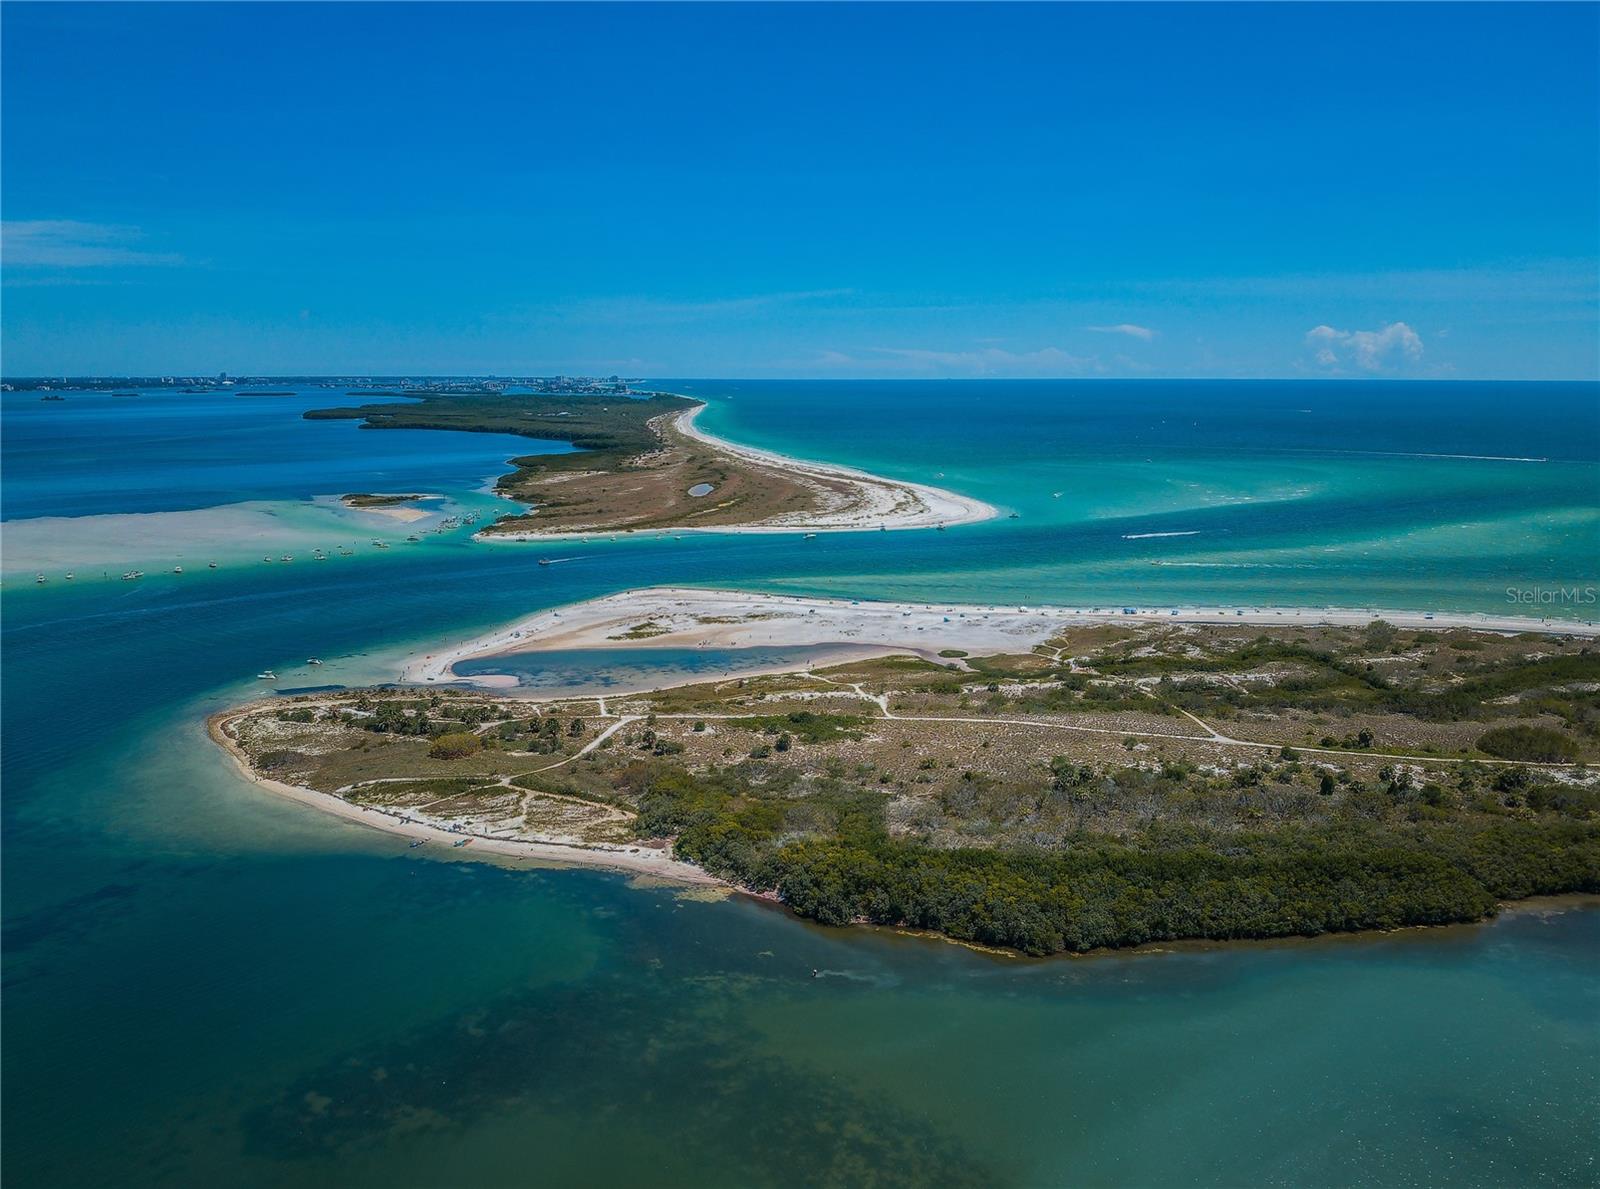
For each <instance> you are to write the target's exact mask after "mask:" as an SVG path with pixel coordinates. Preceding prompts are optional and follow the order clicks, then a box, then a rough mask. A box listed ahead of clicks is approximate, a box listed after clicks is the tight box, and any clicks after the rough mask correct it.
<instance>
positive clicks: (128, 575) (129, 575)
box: [122, 570, 144, 582]
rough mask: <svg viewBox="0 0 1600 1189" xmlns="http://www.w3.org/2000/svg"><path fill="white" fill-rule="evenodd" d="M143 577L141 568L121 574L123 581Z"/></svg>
mask: <svg viewBox="0 0 1600 1189" xmlns="http://www.w3.org/2000/svg"><path fill="white" fill-rule="evenodd" d="M143 577H144V571H143V570H129V571H128V572H127V573H126V574H124V575H123V576H122V580H123V581H124V582H132V581H133V580H134V579H135V578H143Z"/></svg>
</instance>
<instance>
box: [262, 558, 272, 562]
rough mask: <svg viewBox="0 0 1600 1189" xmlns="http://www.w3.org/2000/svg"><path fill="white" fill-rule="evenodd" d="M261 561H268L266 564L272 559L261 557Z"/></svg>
mask: <svg viewBox="0 0 1600 1189" xmlns="http://www.w3.org/2000/svg"><path fill="white" fill-rule="evenodd" d="M261 560H262V561H268V562H269V561H271V560H272V559H271V558H270V557H263V558H262V559H261Z"/></svg>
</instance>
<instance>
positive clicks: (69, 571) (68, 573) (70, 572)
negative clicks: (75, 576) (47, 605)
mask: <svg viewBox="0 0 1600 1189" xmlns="http://www.w3.org/2000/svg"><path fill="white" fill-rule="evenodd" d="M67 581H68V582H71V581H72V571H71V570H68V571H67Z"/></svg>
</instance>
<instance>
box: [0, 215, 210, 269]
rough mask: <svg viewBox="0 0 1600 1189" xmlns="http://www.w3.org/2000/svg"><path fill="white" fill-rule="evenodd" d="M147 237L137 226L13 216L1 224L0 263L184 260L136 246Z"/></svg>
mask: <svg viewBox="0 0 1600 1189" xmlns="http://www.w3.org/2000/svg"><path fill="white" fill-rule="evenodd" d="M143 238H144V233H143V232H142V231H140V230H139V229H138V228H137V227H122V226H118V225H116V224H112V223H82V222H79V221H77V220H75V219H11V220H7V221H6V222H5V223H0V264H4V265H5V266H6V267H7V268H108V267H115V266H117V265H171V264H181V263H182V262H183V258H182V257H181V256H178V255H176V254H174V253H172V252H148V251H145V250H144V249H142V248H139V247H136V246H134V245H136V244H138V243H139V242H140V241H141V240H142V239H143Z"/></svg>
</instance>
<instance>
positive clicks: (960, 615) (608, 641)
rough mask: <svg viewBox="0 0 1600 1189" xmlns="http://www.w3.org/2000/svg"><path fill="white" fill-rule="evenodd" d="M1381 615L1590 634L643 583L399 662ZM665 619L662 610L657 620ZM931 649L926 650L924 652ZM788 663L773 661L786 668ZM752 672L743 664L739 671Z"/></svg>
mask: <svg viewBox="0 0 1600 1189" xmlns="http://www.w3.org/2000/svg"><path fill="white" fill-rule="evenodd" d="M1375 619H1383V620H1385V621H1387V622H1389V623H1392V624H1394V625H1395V626H1396V627H1403V628H1421V629H1426V630H1434V631H1443V630H1448V629H1452V628H1466V629H1470V630H1473V631H1485V632H1500V633H1504V634H1517V633H1522V632H1535V633H1540V634H1545V635H1562V636H1579V637H1593V636H1596V635H1600V628H1596V627H1595V626H1594V625H1593V624H1589V623H1584V622H1580V621H1575V620H1573V621H1559V620H1558V621H1540V620H1533V619H1527V618H1522V617H1517V616H1494V615H1487V614H1483V613H1461V614H1440V613H1436V612H1422V611H1397V610H1386V609H1381V608H1372V609H1354V608H1351V609H1339V608H1310V607H1298V608H1296V607H1281V608H1260V607H1257V608H1253V609H1245V608H1233V607H1209V608H1204V607H1202V608H1187V609H1186V608H1170V607H1168V608H1142V609H1131V613H1130V612H1125V611H1124V610H1122V609H1104V608H1093V609H1084V608H1081V607H1080V608H1072V607H1052V606H1034V607H1028V606H1002V605H1000V604H958V603H941V604H929V603H901V602H876V601H869V600H851V599H823V598H807V597H803V596H798V595H774V594H759V593H747V592H742V591H732V590H718V589H709V588H707V589H701V588H696V587H645V588H641V589H638V590H629V591H622V592H620V593H618V594H614V595H607V596H604V597H602V598H598V599H589V600H586V601H583V602H579V603H570V604H567V605H565V606H562V607H556V608H551V609H549V610H545V611H540V612H537V613H535V614H533V615H530V616H526V617H524V618H523V619H520V620H517V621H514V622H513V623H511V624H508V625H506V626H505V627H503V628H500V629H497V630H495V631H492V632H487V633H484V634H482V635H479V636H476V637H473V638H471V639H469V640H466V641H463V642H461V643H458V644H454V645H451V646H447V647H445V648H442V649H438V650H436V651H434V652H429V653H424V654H413V655H412V656H411V657H410V658H409V659H407V660H406V662H405V664H404V665H403V667H402V670H401V676H400V680H401V681H402V682H406V683H409V684H418V685H422V684H427V683H430V682H439V681H450V682H461V683H464V684H468V685H476V686H478V687H479V688H495V689H499V690H501V691H502V692H503V691H504V689H505V682H504V681H503V680H500V681H498V682H497V681H496V679H495V675H484V676H482V677H464V676H461V675H458V674H456V673H455V672H454V666H455V665H456V664H457V663H458V662H460V661H464V660H468V659H472V658H477V657H483V656H496V655H504V654H512V653H527V652H546V651H553V650H556V649H593V650H597V651H598V650H605V649H608V648H629V649H632V648H639V649H649V648H682V647H684V646H686V645H688V646H695V647H708V648H709V647H717V648H741V647H754V646H799V647H816V648H818V649H823V648H830V647H836V648H840V649H847V648H860V649H868V650H872V651H876V652H914V653H919V654H923V655H927V654H930V653H933V654H936V653H937V652H938V651H939V650H940V649H942V648H961V649H963V650H964V651H966V652H968V653H972V654H976V655H984V654H985V650H987V653H988V654H994V653H997V652H1006V651H1020V652H1027V651H1031V650H1032V649H1033V648H1034V647H1035V646H1036V645H1038V644H1041V643H1043V642H1044V641H1045V640H1047V639H1048V638H1049V637H1050V636H1052V635H1054V634H1055V633H1056V632H1058V631H1059V630H1061V629H1062V628H1064V627H1072V626H1082V625H1090V624H1106V623H1129V622H1133V623H1150V622H1160V623H1172V624H1242V625H1250V626H1257V627H1297V626H1298V627H1364V626H1366V625H1367V624H1368V623H1371V622H1372V621H1373V620H1375ZM642 620H652V621H655V622H657V623H658V624H661V625H662V626H665V627H666V628H667V630H666V631H665V632H663V633H661V634H659V635H653V636H650V637H648V638H645V639H633V640H619V639H612V638H611V634H612V633H614V632H615V631H616V630H617V629H619V628H620V629H623V630H626V629H627V628H628V627H629V626H630V625H631V624H633V623H636V622H639V621H642ZM662 621H666V622H665V623H663V622H662ZM930 659H931V658H930ZM794 668H795V667H794V666H790V667H786V668H782V669H778V670H775V671H779V672H791V671H794ZM746 675H749V676H754V675H755V673H754V671H753V670H752V671H751V673H749V674H746Z"/></svg>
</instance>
